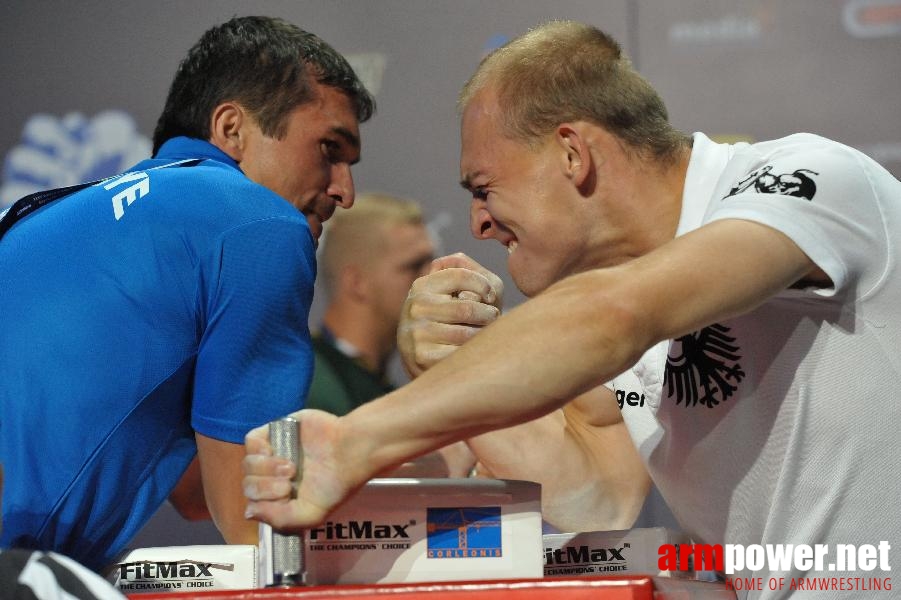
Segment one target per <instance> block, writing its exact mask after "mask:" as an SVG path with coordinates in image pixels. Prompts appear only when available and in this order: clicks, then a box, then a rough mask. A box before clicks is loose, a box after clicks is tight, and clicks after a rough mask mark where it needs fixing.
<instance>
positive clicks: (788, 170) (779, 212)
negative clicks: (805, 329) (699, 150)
mask: <svg viewBox="0 0 901 600" xmlns="http://www.w3.org/2000/svg"><path fill="white" fill-rule="evenodd" d="M869 168H870V167H869V165H868V164H867V163H866V162H865V158H864V157H862V156H860V155H858V154H857V153H855V152H854V151H853V150H851V149H850V148H846V147H844V146H842V145H840V144H826V143H814V142H811V143H794V144H789V145H787V146H786V147H785V148H783V149H781V150H779V151H777V152H773V153H771V154H769V155H767V156H765V157H760V158H759V159H758V160H754V161H749V162H748V163H745V170H743V171H742V172H740V173H738V172H733V173H732V174H731V176H732V177H733V179H732V180H731V181H730V182H728V183H729V185H730V187H729V188H722V189H723V193H722V198H721V200H719V201H718V202H716V203H714V206H715V207H714V208H713V210H712V212H711V213H710V214H708V217H707V219H706V220H707V221H714V220H718V219H745V220H750V221H755V222H758V223H762V224H764V225H767V226H769V227H772V228H774V229H776V230H778V231H780V232H782V233H783V234H785V235H786V236H788V237H789V238H791V239H792V240H793V241H794V242H795V243H796V244H797V245H798V247H799V248H800V249H801V250H802V251H804V253H805V254H807V256H808V257H810V259H811V260H812V261H813V262H814V263H815V264H816V265H817V266H819V267H820V268H821V269H823V271H825V273H826V274H827V275H828V276H829V277H830V279H831V280H832V282H833V288H832V289H827V290H821V291H819V292H818V293H820V294H821V295H824V296H831V295H834V294H838V293H841V292H842V291H844V290H848V289H852V288H853V289H854V290H855V293H857V294H858V295H864V294H866V293H867V291H868V290H869V289H871V288H872V287H873V286H875V285H876V284H877V283H878V282H879V281H880V280H881V278H882V277H883V275H884V273H885V270H886V269H887V268H888V261H889V257H888V255H887V253H888V250H887V247H888V246H887V234H886V231H885V223H884V219H883V217H882V211H881V208H880V201H881V200H880V198H879V196H878V194H877V193H876V191H875V190H874V187H873V185H872V183H871V181H872V180H871V178H870V173H869V172H868V170H869Z"/></svg>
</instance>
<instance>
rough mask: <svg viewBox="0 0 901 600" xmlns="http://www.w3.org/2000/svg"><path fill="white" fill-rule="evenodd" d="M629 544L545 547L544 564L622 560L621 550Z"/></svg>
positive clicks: (623, 559)
mask: <svg viewBox="0 0 901 600" xmlns="http://www.w3.org/2000/svg"><path fill="white" fill-rule="evenodd" d="M628 547H629V545H628V544H627V545H625V546H622V547H620V548H591V547H590V546H588V545H582V546H567V547H566V548H557V549H554V548H545V549H544V564H546V565H569V564H587V563H600V562H613V561H623V562H625V560H626V557H625V556H623V551H624V550H625V549H626V548H628Z"/></svg>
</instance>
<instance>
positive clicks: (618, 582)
mask: <svg viewBox="0 0 901 600" xmlns="http://www.w3.org/2000/svg"><path fill="white" fill-rule="evenodd" d="M384 595H403V596H404V598H403V600H416V599H422V600H498V599H499V598H510V599H514V600H539V599H546V598H553V599H554V600H557V599H561V600H589V599H590V600H667V599H672V600H689V599H690V600H728V599H730V598H734V597H735V595H734V594H733V593H732V592H731V591H727V590H726V589H725V588H724V587H722V586H720V585H716V584H711V583H702V582H697V581H686V580H677V579H668V578H658V577H650V576H643V575H639V576H597V577H579V578H571V579H563V578H560V579H557V578H554V579H550V578H548V579H515V580H495V581H453V582H441V583H386V584H372V585H331V586H316V587H295V588H262V589H254V590H220V591H206V592H190V591H187V592H168V593H151V594H132V595H130V596H129V598H130V599H131V600H328V599H339V598H340V599H342V600H363V599H368V600H372V599H373V598H375V597H376V596H384Z"/></svg>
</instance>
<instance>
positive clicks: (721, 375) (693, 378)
mask: <svg viewBox="0 0 901 600" xmlns="http://www.w3.org/2000/svg"><path fill="white" fill-rule="evenodd" d="M729 331H730V330H729V328H728V327H726V326H724V325H720V324H719V323H715V324H713V325H710V326H709V327H705V328H704V329H702V330H701V331H698V332H695V333H691V334H689V335H684V336H682V337H680V338H678V339H676V340H675V341H674V342H673V344H672V346H671V347H670V352H669V355H668V356H667V358H666V387H667V397H668V398H672V396H673V394H675V395H676V404H677V405H678V404H682V403H683V402H684V403H685V406H697V405H698V404H702V405H704V406H706V407H707V408H713V407H714V406H717V405H718V404H719V403H720V402H723V401H725V400H728V399H729V398H730V397H731V396H732V394H733V393H734V392H735V390H736V389H738V384H739V383H740V382H741V381H742V379H744V377H745V372H744V371H743V370H742V368H741V365H740V364H739V363H738V361H739V360H741V356H740V355H739V353H738V352H739V347H738V346H737V345H736V344H735V338H733V337H731V336H730V335H729Z"/></svg>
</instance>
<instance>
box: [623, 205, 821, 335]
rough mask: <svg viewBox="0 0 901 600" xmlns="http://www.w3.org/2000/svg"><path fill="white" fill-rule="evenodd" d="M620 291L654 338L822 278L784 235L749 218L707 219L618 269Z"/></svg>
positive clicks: (698, 325) (719, 317)
mask: <svg viewBox="0 0 901 600" xmlns="http://www.w3.org/2000/svg"><path fill="white" fill-rule="evenodd" d="M619 269H622V270H623V271H624V273H623V281H625V282H626V283H625V284H624V289H623V290H618V292H619V293H623V294H626V295H627V296H628V297H629V298H630V302H632V303H634V306H635V307H636V309H635V314H636V316H637V317H638V318H640V319H642V320H643V321H644V324H643V326H645V327H648V328H649V329H650V331H649V336H650V337H651V338H653V341H659V340H663V339H673V338H676V337H679V336H681V335H685V334H686V333H690V332H692V331H695V330H697V329H699V328H701V327H704V326H706V325H709V324H711V323H715V322H717V321H720V320H722V319H727V318H731V317H734V316H737V315H740V314H743V313H745V312H748V311H750V310H752V309H754V308H756V307H757V306H759V305H760V304H762V303H763V302H765V301H766V300H767V299H769V298H770V297H772V296H774V295H775V294H778V293H779V292H781V291H783V290H785V289H786V288H788V287H791V286H792V285H794V284H795V283H797V282H799V281H801V280H804V279H811V278H816V277H820V278H822V272H821V271H819V270H818V269H817V267H816V265H815V264H814V263H813V261H811V259H810V258H809V257H808V256H807V255H806V254H804V252H803V251H801V249H800V248H799V247H798V246H797V245H796V244H795V243H794V242H793V241H792V240H791V239H789V238H788V237H787V236H786V235H785V234H783V233H781V232H779V231H777V230H775V229H772V228H770V227H768V226H766V225H761V224H759V223H755V222H752V221H744V220H739V219H727V220H722V221H715V222H713V223H710V224H708V225H705V226H703V227H701V228H699V229H697V230H695V231H692V232H690V233H688V234H686V235H684V236H681V237H679V238H676V239H675V240H673V241H672V242H669V243H667V244H665V245H664V246H661V247H660V248H658V249H656V250H655V251H653V252H651V253H649V254H647V255H645V256H642V257H641V258H637V259H635V260H633V261H630V262H629V263H627V264H625V265H623V266H622V267H619Z"/></svg>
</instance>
